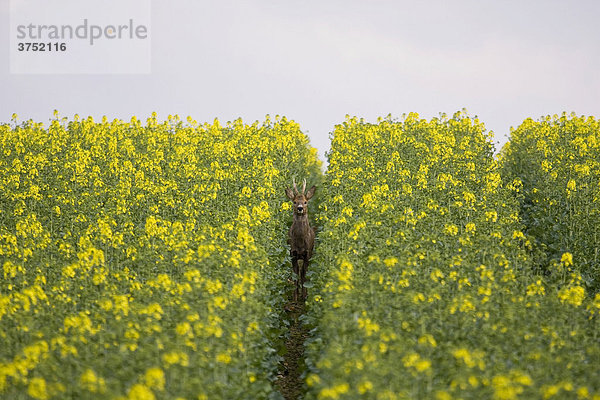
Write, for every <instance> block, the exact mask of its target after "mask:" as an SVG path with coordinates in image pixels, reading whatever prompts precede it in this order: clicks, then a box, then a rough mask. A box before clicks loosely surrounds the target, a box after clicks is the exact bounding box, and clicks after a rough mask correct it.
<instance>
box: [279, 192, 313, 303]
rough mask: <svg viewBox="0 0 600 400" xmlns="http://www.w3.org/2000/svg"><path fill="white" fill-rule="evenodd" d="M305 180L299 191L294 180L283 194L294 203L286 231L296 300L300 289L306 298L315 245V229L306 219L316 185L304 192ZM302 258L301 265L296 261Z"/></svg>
mask: <svg viewBox="0 0 600 400" xmlns="http://www.w3.org/2000/svg"><path fill="white" fill-rule="evenodd" d="M305 189H306V180H304V185H303V186H302V191H301V192H299V191H298V189H297V188H296V182H294V187H293V190H292V189H285V194H286V195H287V197H288V198H289V199H290V200H292V202H293V203H294V206H293V210H294V222H293V223H292V226H290V231H289V233H288V244H289V245H290V256H291V258H292V268H293V269H294V274H295V275H296V276H295V278H294V283H295V285H296V290H295V291H294V301H297V300H298V296H299V294H300V291H301V290H302V298H306V288H305V287H304V282H305V281H306V271H307V270H308V262H309V260H310V258H311V257H312V253H313V247H314V245H315V230H314V228H312V227H311V226H310V222H309V221H308V201H309V200H310V199H311V197H313V195H314V194H315V190H316V187H315V186H313V187H311V188H310V189H308V192H306V193H305ZM299 260H302V265H299V264H298V261H299Z"/></svg>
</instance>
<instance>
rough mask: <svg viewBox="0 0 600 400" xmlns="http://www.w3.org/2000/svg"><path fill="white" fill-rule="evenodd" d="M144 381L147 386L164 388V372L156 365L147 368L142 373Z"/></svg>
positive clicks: (158, 388) (157, 388)
mask: <svg viewBox="0 0 600 400" xmlns="http://www.w3.org/2000/svg"><path fill="white" fill-rule="evenodd" d="M144 383H145V384H146V386H148V387H149V388H152V389H156V390H160V391H162V390H164V389H165V373H164V372H163V370H162V369H160V368H158V367H153V368H149V369H147V370H146V374H145V375H144Z"/></svg>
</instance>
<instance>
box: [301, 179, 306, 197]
mask: <svg viewBox="0 0 600 400" xmlns="http://www.w3.org/2000/svg"><path fill="white" fill-rule="evenodd" d="M305 191H306V178H304V183H303V184H302V194H304V192H305Z"/></svg>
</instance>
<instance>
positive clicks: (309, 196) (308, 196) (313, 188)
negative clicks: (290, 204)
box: [306, 185, 317, 200]
mask: <svg viewBox="0 0 600 400" xmlns="http://www.w3.org/2000/svg"><path fill="white" fill-rule="evenodd" d="M315 190H317V187H316V186H314V185H313V187H311V188H310V189H308V192H306V200H310V198H311V197H313V196H314V194H315Z"/></svg>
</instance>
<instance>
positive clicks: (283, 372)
mask: <svg viewBox="0 0 600 400" xmlns="http://www.w3.org/2000/svg"><path fill="white" fill-rule="evenodd" d="M304 307H305V306H304V301H302V300H300V301H297V302H294V301H292V300H290V301H288V302H287V303H286V304H285V312H286V313H287V315H288V318H289V321H290V335H289V337H288V339H287V341H286V343H285V349H286V353H285V355H284V356H283V361H282V362H281V363H280V365H279V374H278V375H277V381H276V382H275V384H276V385H277V387H278V389H279V392H280V393H281V394H282V395H283V397H285V399H286V400H297V399H301V398H303V397H304V390H303V382H302V379H301V378H300V375H301V374H302V369H303V367H304V341H305V340H306V337H307V336H308V330H307V328H306V327H304V326H303V325H302V322H301V321H300V319H299V318H300V316H301V315H302V314H304Z"/></svg>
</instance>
